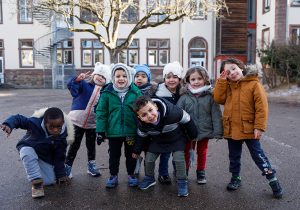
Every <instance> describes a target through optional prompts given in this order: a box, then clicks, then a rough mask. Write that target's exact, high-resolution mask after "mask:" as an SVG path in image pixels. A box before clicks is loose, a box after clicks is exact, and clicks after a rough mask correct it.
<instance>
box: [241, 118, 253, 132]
mask: <svg viewBox="0 0 300 210" xmlns="http://www.w3.org/2000/svg"><path fill="white" fill-rule="evenodd" d="M242 131H243V133H254V117H253V116H242Z"/></svg>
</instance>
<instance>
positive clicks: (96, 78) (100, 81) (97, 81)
mask: <svg viewBox="0 0 300 210" xmlns="http://www.w3.org/2000/svg"><path fill="white" fill-rule="evenodd" d="M93 81H94V83H95V85H98V86H103V85H105V82H106V79H105V78H104V77H103V76H102V75H100V74H95V75H94V77H93Z"/></svg>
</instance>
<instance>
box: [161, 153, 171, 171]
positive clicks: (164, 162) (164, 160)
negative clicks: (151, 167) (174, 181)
mask: <svg viewBox="0 0 300 210" xmlns="http://www.w3.org/2000/svg"><path fill="white" fill-rule="evenodd" d="M170 156H171V153H161V154H160V160H159V168H158V174H159V175H160V176H169V172H168V168H169V159H170Z"/></svg>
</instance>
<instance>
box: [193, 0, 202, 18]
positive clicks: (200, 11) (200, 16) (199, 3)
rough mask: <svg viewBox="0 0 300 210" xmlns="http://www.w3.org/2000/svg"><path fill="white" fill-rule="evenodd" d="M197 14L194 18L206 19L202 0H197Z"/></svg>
mask: <svg viewBox="0 0 300 210" xmlns="http://www.w3.org/2000/svg"><path fill="white" fill-rule="evenodd" d="M194 3H195V14H194V16H193V18H195V19H204V17H205V16H204V11H203V4H202V2H201V0H196V1H195V2H194Z"/></svg>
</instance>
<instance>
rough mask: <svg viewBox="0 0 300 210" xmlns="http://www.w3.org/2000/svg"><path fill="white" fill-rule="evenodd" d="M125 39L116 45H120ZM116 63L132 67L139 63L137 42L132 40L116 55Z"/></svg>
mask: <svg viewBox="0 0 300 210" xmlns="http://www.w3.org/2000/svg"><path fill="white" fill-rule="evenodd" d="M124 41H125V39H120V40H118V45H121V44H122V43H123V42H124ZM118 62H119V63H125V64H126V65H128V66H133V65H135V64H138V63H139V40H138V39H133V40H132V42H131V44H130V45H129V46H128V48H127V49H123V50H122V51H121V52H120V53H119V55H118Z"/></svg>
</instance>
